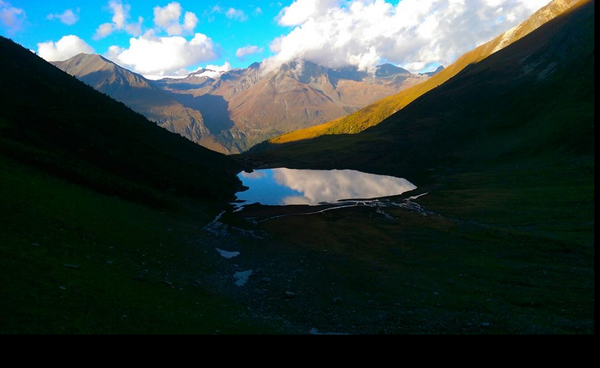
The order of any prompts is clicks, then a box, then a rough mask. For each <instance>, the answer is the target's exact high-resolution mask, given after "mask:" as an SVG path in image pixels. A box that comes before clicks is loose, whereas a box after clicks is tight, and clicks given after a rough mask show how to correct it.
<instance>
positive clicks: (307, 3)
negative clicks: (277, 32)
mask: <svg viewBox="0 0 600 368" xmlns="http://www.w3.org/2000/svg"><path fill="white" fill-rule="evenodd" d="M341 3H342V0H296V1H294V2H293V3H292V5H290V6H288V7H286V8H283V10H282V11H281V12H280V13H279V16H278V18H279V19H278V23H279V24H281V25H282V26H299V25H301V24H303V23H305V22H306V21H307V20H308V19H310V18H315V17H321V16H324V15H325V14H327V12H328V11H329V10H331V9H334V8H337V7H338V6H339V5H340V4H341Z"/></svg>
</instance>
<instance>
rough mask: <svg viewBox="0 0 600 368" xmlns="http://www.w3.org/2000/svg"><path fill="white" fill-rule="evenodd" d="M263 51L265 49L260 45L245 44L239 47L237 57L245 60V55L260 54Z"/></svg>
mask: <svg viewBox="0 0 600 368" xmlns="http://www.w3.org/2000/svg"><path fill="white" fill-rule="evenodd" d="M263 51H264V49H263V48H261V47H258V46H244V47H240V48H239V49H237V51H236V52H235V56H237V58H238V59H240V60H244V57H246V56H248V55H253V54H258V53H261V52H263Z"/></svg>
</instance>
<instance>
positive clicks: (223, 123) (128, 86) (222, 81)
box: [53, 54, 435, 153]
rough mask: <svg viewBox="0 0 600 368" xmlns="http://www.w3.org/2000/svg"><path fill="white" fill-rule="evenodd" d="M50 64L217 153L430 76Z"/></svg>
mask: <svg viewBox="0 0 600 368" xmlns="http://www.w3.org/2000/svg"><path fill="white" fill-rule="evenodd" d="M53 64H54V65H55V66H57V67H58V68H60V69H61V70H63V71H65V72H67V73H69V74H71V75H73V76H75V77H77V78H79V79H80V80H82V81H83V82H85V83H87V84H88V85H90V86H92V87H94V88H95V89H97V90H99V91H101V92H103V93H105V94H107V95H109V96H111V97H112V98H114V99H116V100H118V101H121V102H123V103H125V104H126V105H127V106H129V107H131V108H132V109H134V110H135V111H137V112H139V113H141V114H143V115H144V116H146V117H147V118H148V119H150V120H152V121H154V122H156V123H157V124H158V125H160V126H162V127H163V128H166V129H168V130H169V131H171V132H175V133H178V134H180V135H182V136H184V137H186V138H188V139H190V140H191V141H193V142H195V143H198V144H200V145H202V146H205V147H207V148H210V149H212V150H215V151H218V152H222V153H238V152H241V151H244V150H246V149H248V148H250V147H252V146H253V145H255V144H257V143H260V142H262V141H263V140H266V139H268V138H271V137H274V136H277V135H280V134H282V133H286V132H290V131H294V130H297V129H302V128H305V127H310V126H313V125H315V124H320V123H323V122H325V121H328V120H331V119H335V118H338V117H341V116H344V115H347V114H349V113H352V112H354V111H356V110H358V109H359V108H361V107H363V106H365V105H367V104H369V103H372V102H374V101H377V100H379V99H381V98H383V97H386V96H388V95H390V94H394V93H396V92H398V91H400V90H403V89H405V88H408V87H410V86H413V85H415V84H417V83H420V82H422V81H424V80H426V79H428V78H429V77H430V75H433V74H435V72H432V73H429V74H422V75H418V74H412V73H410V72H408V71H407V70H405V69H402V68H399V67H396V66H394V65H391V64H384V65H380V66H378V67H376V68H375V69H374V70H373V71H371V72H366V71H359V70H357V69H356V68H354V67H345V68H340V69H331V68H326V67H323V66H320V65H317V64H314V63H312V62H309V61H303V60H298V61H293V62H289V63H287V64H284V65H282V66H281V67H280V68H278V69H277V70H275V71H272V72H270V73H265V72H264V71H263V70H262V69H261V66H260V64H258V63H255V64H253V65H250V66H249V67H248V68H246V69H234V70H231V71H228V72H219V71H215V70H210V69H201V70H198V71H196V72H194V73H191V74H189V75H188V76H187V77H185V78H181V79H173V78H165V79H162V80H158V81H150V80H147V79H146V78H144V77H143V76H141V75H139V74H136V73H133V72H131V71H129V70H127V69H125V68H122V67H120V66H118V65H117V64H115V63H113V62H112V61H110V60H107V59H106V58H104V57H102V56H100V55H86V54H80V55H77V56H75V57H73V58H71V59H69V60H66V61H62V62H54V63H53Z"/></svg>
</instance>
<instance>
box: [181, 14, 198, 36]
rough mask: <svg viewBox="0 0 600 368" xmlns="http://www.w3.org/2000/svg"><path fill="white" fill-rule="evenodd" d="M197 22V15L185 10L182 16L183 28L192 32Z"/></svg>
mask: <svg viewBox="0 0 600 368" xmlns="http://www.w3.org/2000/svg"><path fill="white" fill-rule="evenodd" d="M197 24H198V17H197V16H196V14H194V13H192V12H185V16H184V17H183V29H185V30H186V31H188V32H194V29H195V28H196V25H197Z"/></svg>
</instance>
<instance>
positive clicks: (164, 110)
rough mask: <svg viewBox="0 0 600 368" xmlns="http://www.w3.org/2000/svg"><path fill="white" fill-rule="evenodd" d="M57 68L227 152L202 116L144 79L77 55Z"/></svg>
mask: <svg viewBox="0 0 600 368" xmlns="http://www.w3.org/2000/svg"><path fill="white" fill-rule="evenodd" d="M52 64H54V65H55V66H56V67H58V68H59V69H61V70H63V71H65V72H67V73H69V74H70V75H72V76H74V77H77V78H78V79H79V80H81V81H83V82H85V83H86V84H88V85H90V86H92V87H94V88H95V89H96V90H98V91H100V92H103V93H105V94H107V95H109V96H110V97H112V98H114V99H115V100H117V101H121V102H123V103H124V104H126V105H127V106H129V107H130V108H131V109H133V110H134V111H136V112H139V113H140V114H142V115H144V116H146V117H147V118H148V119H150V120H152V121H154V122H156V123H157V124H158V125H159V126H161V127H163V128H165V129H167V130H169V131H170V132H173V133H178V134H180V135H182V136H183V137H186V138H188V139H189V140H191V141H192V142H194V143H198V144H200V145H202V146H205V147H207V148H210V149H212V150H214V151H217V152H222V153H225V152H228V150H227V149H226V148H225V147H223V146H222V145H220V144H219V143H218V142H217V141H216V140H215V139H214V138H212V137H211V135H210V132H209V131H208V129H207V128H206V126H205V125H204V119H203V117H202V114H201V113H200V112H199V111H198V110H194V109H190V108H187V107H185V106H183V105H182V104H181V103H179V102H177V101H176V100H175V99H173V98H172V97H171V96H170V95H169V94H168V93H165V92H163V91H161V90H160V89H158V88H156V87H155V86H154V85H153V84H152V82H151V81H149V80H147V79H146V78H144V77H143V76H141V75H139V74H136V73H133V72H130V71H129V70H127V69H125V68H122V67H120V66H119V65H117V64H115V63H113V62H112V61H110V60H107V59H105V58H103V57H102V56H100V55H88V54H79V55H76V56H74V57H72V58H71V59H69V60H65V61H59V62H53V63H52Z"/></svg>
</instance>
